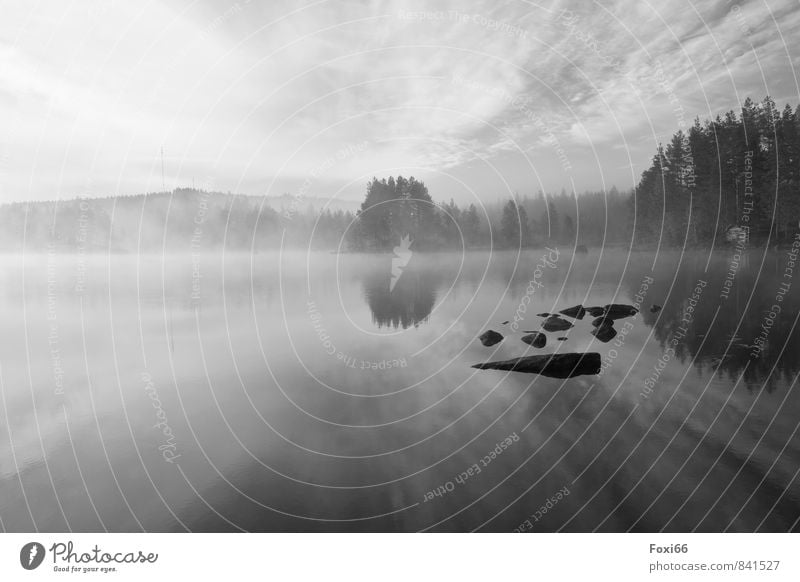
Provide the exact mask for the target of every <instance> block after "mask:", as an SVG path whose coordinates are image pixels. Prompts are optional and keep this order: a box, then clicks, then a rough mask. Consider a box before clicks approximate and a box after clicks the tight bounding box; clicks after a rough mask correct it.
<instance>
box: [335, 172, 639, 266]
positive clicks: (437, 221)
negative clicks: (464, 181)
mask: <svg viewBox="0 0 800 582" xmlns="http://www.w3.org/2000/svg"><path fill="white" fill-rule="evenodd" d="M630 196H631V195H630V194H622V193H620V192H618V191H617V190H616V188H612V189H611V190H610V191H608V192H586V193H584V194H581V195H580V196H576V195H575V194H568V193H566V192H565V191H562V192H561V194H558V195H545V194H544V193H541V192H540V193H539V194H537V195H536V196H532V197H531V196H524V197H514V198H512V199H509V200H501V201H498V202H493V203H489V204H482V205H480V206H478V205H476V204H474V203H473V204H469V205H466V206H459V205H457V204H455V203H454V202H453V200H450V202H448V203H445V204H437V203H435V202H434V201H433V199H432V198H431V196H430V195H429V193H428V189H427V187H426V186H425V184H424V183H422V182H420V181H418V180H416V179H415V178H414V177H411V178H404V177H403V176H398V177H397V178H395V177H393V176H392V177H389V178H388V179H387V178H383V179H381V180H378V179H377V178H373V179H372V180H371V181H370V182H369V183H368V184H367V194H366V197H365V199H364V202H363V203H362V205H361V209H360V210H359V211H358V213H357V216H356V224H355V226H354V228H353V229H351V230H350V232H349V233H348V237H347V244H348V246H349V248H350V249H352V250H360V251H391V250H392V249H393V247H394V246H396V245H398V244H399V241H400V240H401V239H402V238H403V237H404V236H406V235H409V236H410V238H411V239H412V240H413V241H414V242H413V245H414V248H415V249H418V250H424V249H454V248H461V247H462V246H463V247H466V248H490V247H491V248H517V247H530V246H541V245H545V244H548V243H558V244H568V245H569V244H575V245H579V244H584V245H597V244H608V243H616V242H623V241H626V240H629V237H630V229H629V223H630V220H629V218H630V214H629V200H630Z"/></svg>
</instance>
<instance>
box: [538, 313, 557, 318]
mask: <svg viewBox="0 0 800 582" xmlns="http://www.w3.org/2000/svg"><path fill="white" fill-rule="evenodd" d="M536 315H537V316H538V317H550V316H551V315H553V314H552V313H537V314H536Z"/></svg>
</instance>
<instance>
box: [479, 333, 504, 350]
mask: <svg viewBox="0 0 800 582" xmlns="http://www.w3.org/2000/svg"><path fill="white" fill-rule="evenodd" d="M478 339H479V340H481V343H482V344H483V345H485V346H486V347H487V348H488V347H490V346H493V345H495V344H499V343H500V342H501V341H503V334H500V333H497V332H496V331H495V330H493V329H490V330H489V331H485V332H483V333H482V334H481V335H480V336H478Z"/></svg>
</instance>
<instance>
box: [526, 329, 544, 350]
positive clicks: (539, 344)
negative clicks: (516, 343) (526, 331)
mask: <svg viewBox="0 0 800 582" xmlns="http://www.w3.org/2000/svg"><path fill="white" fill-rule="evenodd" d="M522 341H524V342H525V343H526V344H528V345H531V346H533V347H535V348H543V347H544V346H545V344H546V343H547V336H546V335H544V334H543V333H541V332H538V331H535V332H533V333H532V334H530V335H524V336H522Z"/></svg>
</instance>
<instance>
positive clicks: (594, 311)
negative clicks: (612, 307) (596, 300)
mask: <svg viewBox="0 0 800 582" xmlns="http://www.w3.org/2000/svg"><path fill="white" fill-rule="evenodd" d="M584 309H586V313H588V314H589V315H591V316H592V317H600V316H601V315H603V314H604V313H605V312H606V308H605V307H585V308H584Z"/></svg>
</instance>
